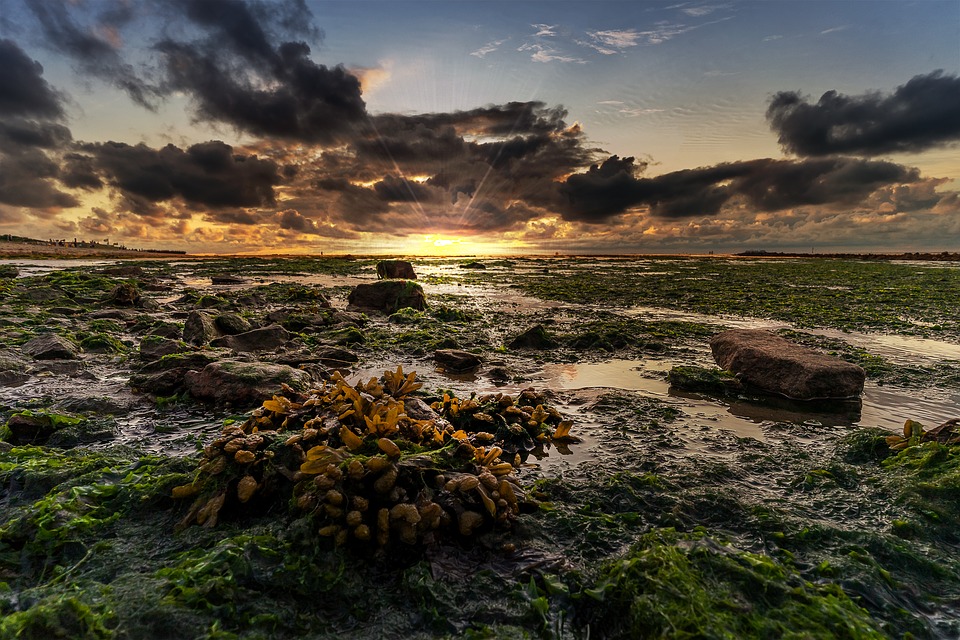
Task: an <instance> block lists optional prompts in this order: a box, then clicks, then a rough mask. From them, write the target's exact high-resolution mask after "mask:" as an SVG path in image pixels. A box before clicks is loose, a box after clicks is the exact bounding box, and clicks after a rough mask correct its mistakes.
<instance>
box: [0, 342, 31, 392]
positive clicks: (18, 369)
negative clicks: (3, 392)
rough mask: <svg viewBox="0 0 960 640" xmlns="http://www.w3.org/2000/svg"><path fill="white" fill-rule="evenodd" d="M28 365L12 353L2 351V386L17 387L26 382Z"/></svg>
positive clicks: (0, 365)
mask: <svg viewBox="0 0 960 640" xmlns="http://www.w3.org/2000/svg"><path fill="white" fill-rule="evenodd" d="M29 378H30V376H29V375H28V374H27V365H26V363H25V362H24V361H22V360H21V359H20V358H19V357H17V354H15V353H13V352H12V351H6V350H3V351H0V385H2V386H15V385H19V384H23V383H24V382H26V381H27V380H28V379H29Z"/></svg>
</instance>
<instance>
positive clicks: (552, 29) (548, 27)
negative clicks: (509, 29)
mask: <svg viewBox="0 0 960 640" xmlns="http://www.w3.org/2000/svg"><path fill="white" fill-rule="evenodd" d="M530 26H531V27H533V28H534V29H536V31H535V32H534V34H533V36H534V37H535V38H552V37H554V36H556V35H557V25H555V24H532V25H530Z"/></svg>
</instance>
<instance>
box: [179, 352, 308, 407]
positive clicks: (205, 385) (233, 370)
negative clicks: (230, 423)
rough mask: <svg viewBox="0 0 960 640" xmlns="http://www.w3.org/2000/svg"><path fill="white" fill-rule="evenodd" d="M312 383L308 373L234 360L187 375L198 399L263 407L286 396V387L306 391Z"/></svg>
mask: <svg viewBox="0 0 960 640" xmlns="http://www.w3.org/2000/svg"><path fill="white" fill-rule="evenodd" d="M311 381H312V378H311V377H310V374H308V373H307V372H306V371H301V370H299V369H294V368H293V367H288V366H286V365H282V364H270V363H266V362H235V361H230V360H225V361H220V362H213V363H210V364H208V365H207V366H206V367H204V368H203V370H202V371H199V372H197V371H189V372H187V374H186V375H185V376H184V385H185V387H186V389H187V391H189V392H190V393H191V394H192V395H193V396H194V397H195V398H199V399H201V400H207V401H210V402H215V403H217V404H226V403H230V404H232V405H234V406H252V405H255V404H259V403H260V402H263V401H264V400H267V399H269V398H271V397H273V395H274V394H277V393H282V389H281V385H284V384H286V385H289V386H290V387H292V388H293V389H294V390H296V391H306V390H307V389H308V388H309V386H310V383H311Z"/></svg>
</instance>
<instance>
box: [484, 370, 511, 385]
mask: <svg viewBox="0 0 960 640" xmlns="http://www.w3.org/2000/svg"><path fill="white" fill-rule="evenodd" d="M487 377H488V378H490V379H491V380H493V381H494V382H509V381H510V380H513V374H512V373H510V370H509V369H507V368H506V367H493V368H491V369H490V370H489V371H487Z"/></svg>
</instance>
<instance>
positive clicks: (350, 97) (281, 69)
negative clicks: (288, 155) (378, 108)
mask: <svg viewBox="0 0 960 640" xmlns="http://www.w3.org/2000/svg"><path fill="white" fill-rule="evenodd" d="M168 1H169V2H170V3H171V4H172V5H173V6H175V7H178V8H180V9H181V10H182V11H183V12H184V14H185V16H186V17H187V18H188V19H190V20H191V21H192V22H193V23H194V24H195V25H197V26H200V27H202V28H203V29H205V30H206V31H207V32H208V33H209V36H208V37H207V38H205V39H201V40H198V41H194V42H182V41H178V40H174V39H173V38H167V39H165V40H162V41H161V42H159V43H158V44H157V45H156V50H157V51H159V52H160V53H161V55H162V56H163V58H164V67H165V71H166V76H165V79H164V83H163V87H164V89H165V90H166V91H168V92H169V91H184V92H186V93H187V94H188V95H190V96H191V97H192V98H193V100H194V103H195V108H196V114H197V117H198V118H199V119H201V120H211V121H215V122H223V123H227V124H230V125H232V126H234V127H236V128H237V129H240V130H243V131H247V132H249V133H252V134H254V135H256V136H261V137H267V136H271V137H280V138H286V139H292V140H298V141H303V142H311V143H330V142H333V141H335V140H337V139H338V138H339V137H341V136H342V135H345V134H346V133H347V132H349V131H350V130H351V129H352V128H353V127H355V126H356V125H357V124H358V123H361V122H362V121H363V120H364V119H365V118H366V105H365V103H364V101H363V99H362V98H361V97H360V96H361V87H360V80H359V79H358V78H357V77H356V76H355V75H353V74H351V73H350V72H348V71H347V70H346V69H345V68H344V67H343V66H336V67H332V68H328V67H326V66H324V65H320V64H317V63H315V62H313V60H311V59H310V57H309V56H310V51H311V50H310V47H309V46H308V45H307V44H306V43H305V42H302V41H287V42H282V43H281V44H279V45H274V44H273V43H272V42H271V41H270V38H269V34H268V32H267V31H266V30H265V28H264V27H263V25H262V24H261V22H267V20H268V18H267V14H264V13H263V12H262V11H259V9H258V7H259V5H252V4H248V3H246V2H241V1H236V2H230V3H224V2H192V1H190V0H168ZM293 6H294V7H295V8H299V13H300V14H301V15H300V19H301V20H304V21H306V22H305V24H309V20H308V18H309V11H308V10H307V9H306V7H305V5H303V4H302V3H294V5H293ZM287 17H288V19H287V20H285V21H282V23H281V24H283V25H286V26H287V27H288V28H289V27H290V26H291V25H293V24H296V21H294V20H293V19H292V18H291V17H290V16H287ZM268 24H269V23H268Z"/></svg>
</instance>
